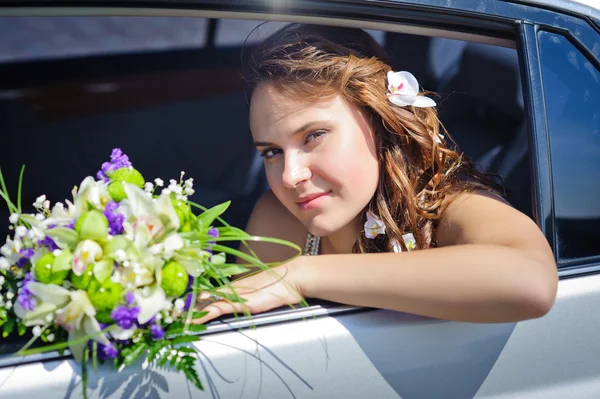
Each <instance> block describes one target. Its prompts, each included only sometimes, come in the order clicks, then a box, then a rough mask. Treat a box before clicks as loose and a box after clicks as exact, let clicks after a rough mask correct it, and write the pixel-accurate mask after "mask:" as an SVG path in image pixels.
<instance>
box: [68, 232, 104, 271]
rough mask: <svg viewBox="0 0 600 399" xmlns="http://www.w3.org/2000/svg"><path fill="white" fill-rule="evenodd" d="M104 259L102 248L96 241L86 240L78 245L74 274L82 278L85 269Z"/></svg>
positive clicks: (74, 259) (74, 260)
mask: <svg viewBox="0 0 600 399" xmlns="http://www.w3.org/2000/svg"><path fill="white" fill-rule="evenodd" d="M101 258H102V247H101V246H100V245H99V244H98V243H97V242H95V241H92V240H84V241H81V242H80V243H79V244H77V248H75V252H74V253H73V273H74V274H75V275H76V276H81V275H82V274H83V272H84V271H85V268H86V267H87V266H88V265H89V264H91V263H95V262H96V261H99V260H100V259H101Z"/></svg>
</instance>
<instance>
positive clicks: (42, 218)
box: [35, 213, 46, 222]
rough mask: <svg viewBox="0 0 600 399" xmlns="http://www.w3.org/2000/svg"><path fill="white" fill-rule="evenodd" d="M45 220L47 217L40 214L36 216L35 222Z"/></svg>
mask: <svg viewBox="0 0 600 399" xmlns="http://www.w3.org/2000/svg"><path fill="white" fill-rule="evenodd" d="M45 218H46V217H45V216H44V215H43V214H41V213H38V214H36V215H35V220H37V221H38V222H41V221H42V220H44V219H45Z"/></svg>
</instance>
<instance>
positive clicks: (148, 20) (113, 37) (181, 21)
mask: <svg viewBox="0 0 600 399" xmlns="http://www.w3.org/2000/svg"><path fill="white" fill-rule="evenodd" d="M207 36H208V19H206V18H187V17H177V18H156V17H123V16H115V17H108V16H107V17H94V16H89V17H87V16H86V17H15V18H9V17H6V18H1V19H0V62H9V61H10V62H14V61H19V60H23V61H33V60H41V59H49V58H64V57H82V56H93V55H107V54H122V53H130V52H148V51H160V50H166V49H169V50H173V49H175V48H191V47H196V48H197V47H203V46H205V44H206V40H207Z"/></svg>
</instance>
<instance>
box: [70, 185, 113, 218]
mask: <svg viewBox="0 0 600 399" xmlns="http://www.w3.org/2000/svg"><path fill="white" fill-rule="evenodd" d="M73 193H74V194H73V202H74V203H75V209H76V211H77V213H78V214H77V215H76V216H80V215H81V214H82V213H83V212H84V211H85V210H86V209H87V204H88V203H90V204H92V205H93V206H94V208H96V209H101V210H104V208H106V204H108V203H109V202H110V201H112V199H111V197H110V195H109V194H108V191H107V185H106V183H105V182H102V181H96V180H95V179H94V178H93V177H92V176H88V177H86V178H85V179H83V181H82V182H81V185H80V186H79V190H77V191H75V189H73Z"/></svg>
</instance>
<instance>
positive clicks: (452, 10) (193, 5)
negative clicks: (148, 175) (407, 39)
mask: <svg viewBox="0 0 600 399" xmlns="http://www.w3.org/2000/svg"><path fill="white" fill-rule="evenodd" d="M99 3H102V2H93V1H62V2H61V7H52V6H40V4H43V2H40V1H29V0H21V1H20V2H14V3H13V4H12V7H11V4H10V3H4V4H3V5H1V6H0V17H2V16H57V15H60V16H66V15H71V16H76V15H88V16H89V15H137V16H188V17H189V16H197V17H202V18H233V19H255V20H284V21H294V22H308V23H310V22H312V23H324V24H332V25H345V26H355V27H361V28H366V29H372V28H375V29H379V30H385V31H390V32H403V33H415V34H424V35H429V36H438V37H447V38H456V39H461V40H470V41H480V42H485V43H488V44H501V45H502V43H503V44H504V45H510V43H514V46H516V48H517V51H518V54H519V62H520V63H521V67H522V70H523V73H522V74H521V76H522V79H523V82H522V83H523V98H524V101H525V109H526V110H527V118H528V120H529V130H530V134H531V137H530V140H531V144H532V145H531V146H530V151H531V150H532V149H533V150H534V151H533V154H532V157H531V159H532V165H531V171H532V184H533V187H534V191H533V193H532V194H533V195H532V198H533V203H534V207H535V210H534V211H535V213H534V218H535V219H536V222H537V223H538V225H539V226H540V228H541V229H542V231H543V232H544V234H545V235H546V237H547V238H548V240H549V242H550V243H551V245H552V249H553V250H555V239H554V226H553V219H552V217H550V216H553V214H554V210H553V201H552V184H551V183H552V180H551V174H550V173H551V171H550V168H549V165H550V154H549V149H548V135H547V129H546V126H545V107H544V106H543V104H544V103H543V101H544V97H543V92H542V89H541V85H540V83H541V80H540V79H541V70H540V65H539V51H538V48H537V39H536V35H535V30H536V29H538V27H540V26H543V27H544V29H546V30H547V29H557V30H559V31H561V32H563V33H565V32H566V33H567V34H568V32H569V30H574V29H575V28H579V29H582V28H583V29H584V30H585V29H587V30H585V31H584V32H583V33H584V34H581V35H579V36H578V37H577V38H576V39H575V40H577V43H579V47H581V48H583V49H585V51H586V53H589V54H592V52H591V50H590V49H591V48H592V46H593V43H592V41H593V40H592V38H591V36H590V34H589V32H588V30H591V31H592V32H594V33H596V32H595V30H594V29H593V28H592V27H591V26H590V25H589V24H587V23H586V22H585V21H584V20H583V19H581V18H578V17H575V16H570V15H565V16H564V18H561V19H560V20H557V19H555V18H554V17H555V15H556V13H555V12H552V11H549V10H545V9H539V8H536V7H533V6H531V5H524V4H515V3H511V2H504V1H490V2H485V3H483V4H477V3H476V2H472V1H471V0H456V1H454V2H452V5H451V6H446V5H445V3H446V2H445V1H444V0H393V1H385V0H375V1H368V0H333V1H327V0H293V1H290V2H286V3H284V4H285V7H283V6H280V7H277V6H276V5H274V3H273V2H264V1H262V0H248V1H245V2H243V3H242V2H238V1H235V0H200V1H192V0H181V1H179V2H177V3H174V2H172V1H169V0H155V1H143V0H138V1H134V2H128V3H127V4H128V7H127V8H124V7H115V6H114V3H110V4H106V5H105V6H103V5H101V4H100V5H99ZM132 4H134V5H132ZM478 7H479V8H478ZM209 40H211V39H210V38H209ZM208 45H210V43H208ZM594 59H596V58H595V56H594ZM590 268H593V270H592V269H590ZM588 270H589V271H594V272H595V271H600V264H595V265H592V266H590V265H587V266H585V265H583V266H580V265H579V264H578V265H575V266H574V268H569V269H562V270H560V271H559V274H560V275H561V277H567V276H574V275H577V274H581V273H587V272H588ZM368 310H370V309H369V308H360V307H353V306H343V305H339V304H333V305H328V304H319V303H317V304H316V305H314V306H310V307H308V308H299V309H292V310H285V311H283V310H276V311H272V312H266V313H264V314H261V315H257V316H254V317H253V318H252V319H241V320H233V319H227V320H217V321H214V322H211V323H209V324H208V325H207V331H206V332H204V333H203V334H212V333H219V332H224V331H233V330H235V329H238V328H244V327H249V326H257V325H266V324H274V323H280V322H287V321H292V320H298V319H304V318H307V317H319V316H323V315H332V314H341V313H347V312H356V311H368ZM57 357H60V356H59V355H58V354H57V353H46V354H42V355H35V357H31V358H30V357H27V358H20V359H18V362H17V361H16V360H11V359H1V358H0V367H5V366H9V365H16V364H24V363H29V362H36V361H41V360H48V359H56V358H57ZM9 362H10V363H9ZM15 362H16V363H15Z"/></svg>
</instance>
